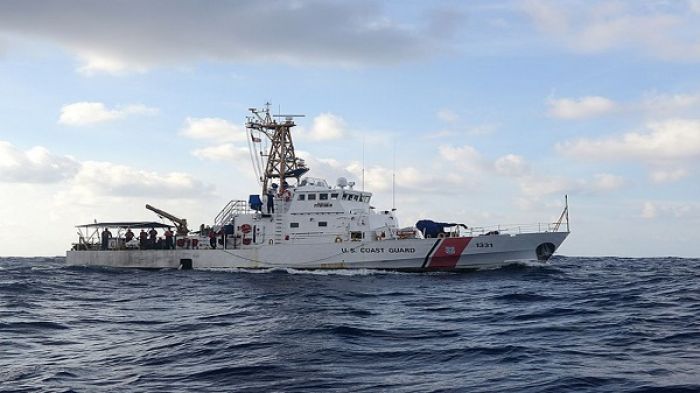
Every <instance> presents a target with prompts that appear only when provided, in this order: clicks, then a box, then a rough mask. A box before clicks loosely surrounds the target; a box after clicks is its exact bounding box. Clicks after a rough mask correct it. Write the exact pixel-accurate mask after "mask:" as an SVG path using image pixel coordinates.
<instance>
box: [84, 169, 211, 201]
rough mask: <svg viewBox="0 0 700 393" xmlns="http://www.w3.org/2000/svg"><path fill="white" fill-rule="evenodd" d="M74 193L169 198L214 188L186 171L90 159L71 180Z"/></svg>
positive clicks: (93, 195) (204, 191)
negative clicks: (164, 170)
mask: <svg viewBox="0 0 700 393" xmlns="http://www.w3.org/2000/svg"><path fill="white" fill-rule="evenodd" d="M71 185H72V187H73V192H75V193H77V194H81V195H83V196H85V197H88V198H96V197H98V196H102V195H107V196H112V197H153V198H157V197H167V198H172V199H182V198H191V197H198V196H202V195H207V194H210V193H211V192H212V187H211V186H209V185H205V184H204V183H202V182H201V181H199V180H197V179H196V178H194V177H193V176H192V175H189V174H187V173H182V172H169V173H158V172H153V171H146V170H142V169H138V168H133V167H129V166H126V165H121V164H114V163H110V162H97V161H86V162H83V164H82V166H81V168H80V171H78V173H77V174H76V175H75V177H74V178H73V179H72V180H71Z"/></svg>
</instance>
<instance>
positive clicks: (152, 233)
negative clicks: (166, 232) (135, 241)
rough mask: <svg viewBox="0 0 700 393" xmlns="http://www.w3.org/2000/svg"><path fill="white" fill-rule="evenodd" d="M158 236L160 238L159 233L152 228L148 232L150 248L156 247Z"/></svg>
mask: <svg viewBox="0 0 700 393" xmlns="http://www.w3.org/2000/svg"><path fill="white" fill-rule="evenodd" d="M156 236H158V231H156V230H155V228H151V229H150V230H149V231H148V248H155V247H156Z"/></svg>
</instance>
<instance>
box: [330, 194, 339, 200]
mask: <svg viewBox="0 0 700 393" xmlns="http://www.w3.org/2000/svg"><path fill="white" fill-rule="evenodd" d="M331 199H332V200H334V201H335V200H336V199H338V193H337V192H334V193H333V194H331Z"/></svg>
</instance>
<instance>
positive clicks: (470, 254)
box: [66, 232, 568, 271]
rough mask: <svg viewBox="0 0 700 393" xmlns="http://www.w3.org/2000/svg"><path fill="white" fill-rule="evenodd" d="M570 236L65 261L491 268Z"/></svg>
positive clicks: (143, 253)
mask: <svg viewBox="0 0 700 393" xmlns="http://www.w3.org/2000/svg"><path fill="white" fill-rule="evenodd" d="M567 235H568V232H539V233H525V234H517V235H508V234H501V235H484V236H477V237H446V238H439V239H403V240H381V241H351V242H339V243H329V244H298V243H296V244H284V243H283V244H274V245H260V246H253V247H250V248H243V249H223V248H218V249H201V250H193V249H175V250H114V251H68V253H67V259H66V263H67V264H68V265H79V266H108V267H120V268H121V267H125V268H142V269H164V268H171V269H183V268H184V269H235V268H244V269H269V268H294V269H385V270H404V271H431V270H472V269H490V268H497V267H500V266H505V265H509V264H513V263H519V262H527V261H538V260H539V261H545V260H547V259H548V258H549V257H550V256H551V254H552V253H553V252H554V251H555V250H556V249H558V248H559V246H560V245H561V243H562V242H563V241H564V239H565V238H566V237H567Z"/></svg>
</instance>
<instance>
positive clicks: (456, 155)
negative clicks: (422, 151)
mask: <svg viewBox="0 0 700 393" xmlns="http://www.w3.org/2000/svg"><path fill="white" fill-rule="evenodd" d="M438 151H439V154H440V158H442V159H443V160H446V161H448V162H451V163H453V164H454V165H455V166H456V167H457V168H458V169H460V170H462V171H468V172H477V171H479V170H481V169H482V168H483V167H484V165H485V162H484V159H483V158H482V157H481V154H480V153H479V152H478V151H477V150H476V149H475V148H474V147H472V146H469V145H463V146H460V147H453V146H449V145H442V146H440V147H439V149H438Z"/></svg>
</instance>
